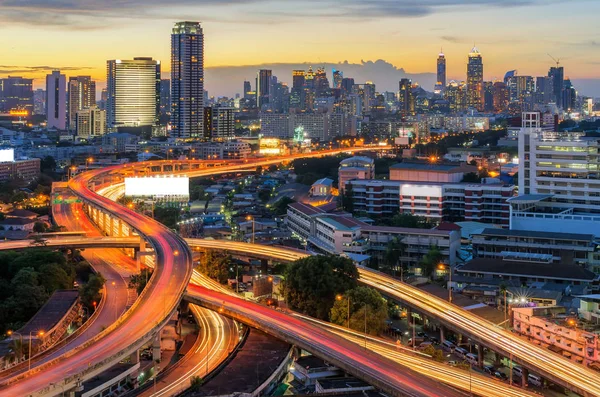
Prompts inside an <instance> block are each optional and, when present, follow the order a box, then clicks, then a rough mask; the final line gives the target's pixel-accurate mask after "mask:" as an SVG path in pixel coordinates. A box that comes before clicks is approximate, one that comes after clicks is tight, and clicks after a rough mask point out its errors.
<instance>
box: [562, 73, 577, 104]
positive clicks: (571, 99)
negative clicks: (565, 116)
mask: <svg viewBox="0 0 600 397" xmlns="http://www.w3.org/2000/svg"><path fill="white" fill-rule="evenodd" d="M562 99H563V103H562V108H563V109H564V110H565V111H567V112H572V111H574V110H575V107H576V106H577V91H576V90H575V87H573V84H572V83H571V79H569V78H568V77H567V78H566V79H565V82H564V88H563V98H562Z"/></svg>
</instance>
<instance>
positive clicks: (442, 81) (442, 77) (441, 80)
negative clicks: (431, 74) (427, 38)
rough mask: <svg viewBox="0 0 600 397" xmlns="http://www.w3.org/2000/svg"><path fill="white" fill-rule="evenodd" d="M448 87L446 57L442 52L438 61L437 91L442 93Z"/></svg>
mask: <svg viewBox="0 0 600 397" xmlns="http://www.w3.org/2000/svg"><path fill="white" fill-rule="evenodd" d="M444 87H446V56H445V55H444V53H443V52H441V51H440V53H439V55H438V59H437V82H436V84H435V90H436V91H442V90H443V89H444Z"/></svg>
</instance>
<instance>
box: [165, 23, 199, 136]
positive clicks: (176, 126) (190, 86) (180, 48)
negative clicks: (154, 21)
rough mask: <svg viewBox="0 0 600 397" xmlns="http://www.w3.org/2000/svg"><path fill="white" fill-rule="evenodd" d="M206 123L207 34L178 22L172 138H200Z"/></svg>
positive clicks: (173, 53) (174, 44) (173, 56)
mask: <svg viewBox="0 0 600 397" xmlns="http://www.w3.org/2000/svg"><path fill="white" fill-rule="evenodd" d="M203 123H204V33H203V31H202V26H201V25H200V23H199V22H177V23H176V24H175V27H174V28H173V32H172V34H171V136H173V137H177V138H190V137H192V138H199V137H202V136H203V127H202V124H203Z"/></svg>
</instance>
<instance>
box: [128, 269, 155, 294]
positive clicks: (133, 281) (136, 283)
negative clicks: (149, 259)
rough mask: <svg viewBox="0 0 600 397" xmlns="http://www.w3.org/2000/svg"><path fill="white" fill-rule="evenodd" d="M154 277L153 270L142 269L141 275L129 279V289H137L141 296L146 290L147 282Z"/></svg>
mask: <svg viewBox="0 0 600 397" xmlns="http://www.w3.org/2000/svg"><path fill="white" fill-rule="evenodd" d="M150 277H152V270H151V269H148V268H146V269H142V271H141V272H140V274H134V275H132V276H131V278H130V279H129V288H135V290H136V292H137V293H138V295H139V294H141V293H142V291H143V290H144V288H146V281H149V280H150Z"/></svg>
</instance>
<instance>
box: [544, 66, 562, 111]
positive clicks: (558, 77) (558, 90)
mask: <svg viewBox="0 0 600 397" xmlns="http://www.w3.org/2000/svg"><path fill="white" fill-rule="evenodd" d="M548 77H549V78H550V85H551V86H552V100H553V101H554V103H556V106H559V107H560V106H562V104H563V89H564V79H565V70H564V69H563V67H562V66H557V67H551V68H550V70H549V71H548Z"/></svg>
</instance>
